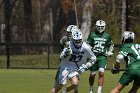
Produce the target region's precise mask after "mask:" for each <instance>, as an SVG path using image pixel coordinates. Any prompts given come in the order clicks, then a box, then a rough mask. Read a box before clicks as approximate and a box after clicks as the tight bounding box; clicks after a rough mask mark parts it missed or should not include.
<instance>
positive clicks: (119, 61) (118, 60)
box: [116, 54, 124, 63]
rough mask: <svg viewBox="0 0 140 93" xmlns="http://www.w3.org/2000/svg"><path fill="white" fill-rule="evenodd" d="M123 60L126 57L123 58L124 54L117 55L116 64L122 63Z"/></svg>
mask: <svg viewBox="0 0 140 93" xmlns="http://www.w3.org/2000/svg"><path fill="white" fill-rule="evenodd" d="M123 58H124V57H123V55H122V54H119V55H117V57H116V62H118V63H121V62H122V60H123Z"/></svg>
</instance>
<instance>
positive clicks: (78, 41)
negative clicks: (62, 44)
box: [72, 29, 83, 48]
mask: <svg viewBox="0 0 140 93" xmlns="http://www.w3.org/2000/svg"><path fill="white" fill-rule="evenodd" d="M72 34H73V35H72V36H73V42H74V45H75V46H76V47H77V48H79V47H81V45H82V39H83V35H82V32H81V31H80V29H78V30H75V31H73V33H72Z"/></svg>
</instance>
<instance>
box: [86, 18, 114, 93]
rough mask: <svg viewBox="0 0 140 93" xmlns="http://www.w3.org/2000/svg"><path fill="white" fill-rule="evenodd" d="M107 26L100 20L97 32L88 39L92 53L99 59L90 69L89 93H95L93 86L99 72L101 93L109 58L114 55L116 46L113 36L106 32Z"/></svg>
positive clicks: (99, 92) (98, 92) (97, 23)
mask: <svg viewBox="0 0 140 93" xmlns="http://www.w3.org/2000/svg"><path fill="white" fill-rule="evenodd" d="M105 25H106V24H105V22H104V21H103V20H98V21H97V22H96V31H95V32H91V33H90V34H89V36H88V38H87V43H89V45H91V47H92V51H93V52H94V54H95V56H96V57H97V60H96V64H94V65H93V66H92V67H91V68H90V76H89V85H90V87H89V93H93V84H94V79H95V75H96V71H97V70H98V72H99V79H98V90H97V93H101V90H102V86H103V82H104V70H105V67H106V60H107V56H111V55H113V50H114V44H113V42H112V39H111V36H110V35H109V34H108V33H107V32H105V31H104V30H105Z"/></svg>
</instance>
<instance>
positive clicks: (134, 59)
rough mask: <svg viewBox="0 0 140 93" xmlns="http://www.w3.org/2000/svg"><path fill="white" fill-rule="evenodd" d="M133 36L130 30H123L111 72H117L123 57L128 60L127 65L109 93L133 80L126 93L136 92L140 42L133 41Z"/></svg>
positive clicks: (138, 75) (119, 89)
mask: <svg viewBox="0 0 140 93" xmlns="http://www.w3.org/2000/svg"><path fill="white" fill-rule="evenodd" d="M134 37H135V35H134V33H133V32H130V31H125V32H124V33H123V34H122V38H121V40H122V45H121V47H120V50H119V54H118V55H117V57H116V63H115V65H114V68H113V69H112V70H111V72H112V73H113V74H116V73H118V72H119V68H120V63H121V62H122V60H123V59H124V60H125V61H126V62H128V66H127V67H126V70H125V72H124V73H123V74H122V76H121V78H120V80H119V83H118V85H117V86H116V87H115V88H114V89H113V90H112V91H111V92H110V93H120V91H121V90H122V89H123V88H124V87H125V86H127V85H128V84H129V83H130V82H132V81H134V82H133V86H132V88H131V89H130V91H129V92H128V93H136V92H137V90H138V89H139V87H140V44H135V43H134Z"/></svg>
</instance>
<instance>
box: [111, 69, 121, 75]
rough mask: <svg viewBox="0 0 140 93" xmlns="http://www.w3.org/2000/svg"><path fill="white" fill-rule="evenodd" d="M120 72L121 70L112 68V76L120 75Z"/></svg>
mask: <svg viewBox="0 0 140 93" xmlns="http://www.w3.org/2000/svg"><path fill="white" fill-rule="evenodd" d="M119 72H120V70H119V68H112V69H111V73H112V74H119Z"/></svg>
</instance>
